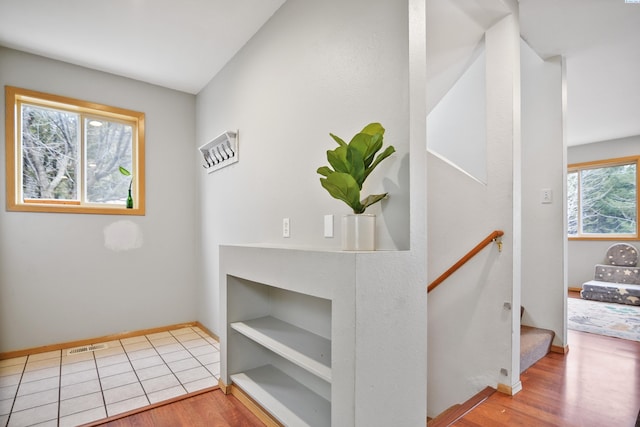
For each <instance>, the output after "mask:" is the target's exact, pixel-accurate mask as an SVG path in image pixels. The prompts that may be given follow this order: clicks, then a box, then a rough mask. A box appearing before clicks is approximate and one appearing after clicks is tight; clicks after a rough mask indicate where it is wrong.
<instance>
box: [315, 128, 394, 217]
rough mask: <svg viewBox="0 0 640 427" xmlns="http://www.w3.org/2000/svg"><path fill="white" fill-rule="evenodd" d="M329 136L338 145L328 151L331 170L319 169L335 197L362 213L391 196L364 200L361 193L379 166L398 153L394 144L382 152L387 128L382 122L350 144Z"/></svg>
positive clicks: (361, 133)
mask: <svg viewBox="0 0 640 427" xmlns="http://www.w3.org/2000/svg"><path fill="white" fill-rule="evenodd" d="M329 135H331V137H332V138H333V139H334V141H336V142H337V143H338V147H337V148H335V149H334V150H328V151H327V160H328V161H329V165H330V166H331V167H329V166H321V167H319V168H318V170H317V172H318V173H319V174H320V175H322V176H323V177H324V178H320V184H321V185H322V186H323V187H324V188H325V189H326V190H327V191H328V192H329V194H330V195H331V196H332V197H334V198H336V199H338V200H342V201H343V202H345V203H346V204H347V205H348V206H349V207H350V208H351V209H352V210H353V213H355V214H361V213H363V212H364V211H365V210H366V209H367V207H369V206H371V205H373V204H374V203H377V202H379V201H380V200H382V199H384V198H385V197H386V196H387V194H388V193H384V194H372V195H370V196H367V197H365V198H364V199H362V200H361V199H360V191H361V190H362V185H363V184H364V181H365V180H366V179H367V177H368V176H369V174H371V172H373V170H374V169H375V168H376V166H378V165H379V164H380V162H382V161H383V160H384V159H386V158H387V157H389V156H390V155H391V154H393V153H394V152H395V151H396V150H395V148H394V147H393V146H392V145H390V146H388V147H387V148H385V149H384V150H383V151H382V152H381V153H378V152H379V151H380V150H381V149H382V145H383V138H384V127H382V125H381V124H380V123H370V124H368V125H367V126H365V127H364V129H362V130H361V131H360V132H359V133H357V134H356V135H355V136H354V137H353V138H352V139H351V141H349V143H348V144H347V143H346V142H345V141H344V140H343V139H342V138H340V137H338V136H336V135H334V134H332V133H330V134H329ZM332 168H333V169H332Z"/></svg>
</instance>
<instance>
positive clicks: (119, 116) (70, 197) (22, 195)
mask: <svg viewBox="0 0 640 427" xmlns="http://www.w3.org/2000/svg"><path fill="white" fill-rule="evenodd" d="M5 102H6V111H7V112H6V123H5V129H6V163H7V167H6V173H7V210H10V211H29V212H73V213H96V214H116V215H144V212H145V203H144V113H139V112H136V111H130V110H124V109H121V108H115V107H109V106H106V105H101V104H96V103H91V102H86V101H80V100H77V99H72V98H66V97H61V96H57V95H49V94H45V93H40V92H35V91H31V90H26V89H19V88H15V87H11V86H6V87H5ZM129 196H130V197H129Z"/></svg>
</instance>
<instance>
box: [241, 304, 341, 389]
mask: <svg viewBox="0 0 640 427" xmlns="http://www.w3.org/2000/svg"><path fill="white" fill-rule="evenodd" d="M231 328H232V329H234V330H236V331H238V332H240V333H241V334H243V335H244V336H246V337H247V338H249V339H251V340H253V341H255V342H257V343H258V344H261V345H263V346H264V347H266V348H268V349H269V350H271V351H273V352H274V353H276V354H278V355H280V356H282V357H284V358H285V359H287V360H289V361H291V362H292V363H295V364H296V365H298V366H300V367H301V368H303V369H305V370H307V371H309V372H311V373H312V374H314V375H317V376H318V377H320V378H322V379H323V380H325V381H327V382H331V341H330V340H328V339H326V338H323V337H321V336H319V335H316V334H314V333H312V332H309V331H306V330H304V329H302V328H299V327H297V326H295V325H292V324H290V323H287V322H283V321H282V320H279V319H276V318H275V317H271V316H265V317H261V318H258V319H253V320H248V321H245V322H234V323H231Z"/></svg>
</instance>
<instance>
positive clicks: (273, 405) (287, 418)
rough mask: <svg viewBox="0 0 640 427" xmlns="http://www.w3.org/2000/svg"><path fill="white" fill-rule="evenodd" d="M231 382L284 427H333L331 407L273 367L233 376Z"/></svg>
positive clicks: (325, 401) (326, 401) (321, 398)
mask: <svg viewBox="0 0 640 427" xmlns="http://www.w3.org/2000/svg"><path fill="white" fill-rule="evenodd" d="M231 380H232V381H233V383H234V384H236V385H237V386H238V387H240V388H241V389H242V390H243V391H244V392H245V393H247V394H249V395H250V396H251V397H252V398H253V399H254V400H255V401H256V402H257V403H258V404H259V405H261V406H262V407H263V408H269V412H270V413H271V415H273V417H274V418H276V419H277V420H278V421H279V422H281V423H282V424H283V425H285V426H313V427H315V426H318V427H320V426H330V425H331V403H330V402H329V401H328V400H326V399H324V398H323V397H321V396H319V395H318V394H316V393H314V392H313V391H311V390H309V389H308V388H306V387H305V386H304V385H302V384H300V383H299V382H298V381H296V380H295V379H293V378H292V377H290V376H288V375H286V374H285V373H284V372H282V371H280V370H279V369H277V368H275V367H273V366H271V365H266V366H261V367H258V368H254V369H251V370H248V371H245V372H242V373H239V374H235V375H232V376H231Z"/></svg>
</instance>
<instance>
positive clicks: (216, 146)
mask: <svg viewBox="0 0 640 427" xmlns="http://www.w3.org/2000/svg"><path fill="white" fill-rule="evenodd" d="M199 150H200V154H202V158H203V159H204V164H203V165H202V167H203V168H205V169H206V170H207V172H208V173H211V172H214V171H217V170H218V169H222V168H223V167H225V166H229V165H231V164H233V163H236V162H237V161H238V131H235V132H234V131H227V132H224V133H223V134H221V135H218V136H217V137H215V138H214V139H213V140H211V141H209V142H207V143H206V144H204V145H202V146H200V148H199Z"/></svg>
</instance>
